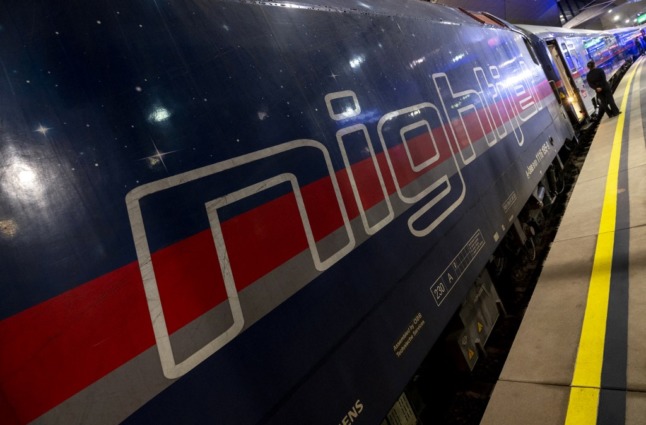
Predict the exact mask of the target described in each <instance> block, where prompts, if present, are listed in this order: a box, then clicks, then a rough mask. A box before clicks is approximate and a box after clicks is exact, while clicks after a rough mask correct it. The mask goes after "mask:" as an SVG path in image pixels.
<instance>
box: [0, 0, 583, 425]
mask: <svg viewBox="0 0 646 425" xmlns="http://www.w3.org/2000/svg"><path fill="white" fill-rule="evenodd" d="M380 4H381V3H379V2H376V3H375V8H374V9H375V10H373V13H357V12H353V11H349V10H345V11H341V10H337V9H334V8H331V7H330V5H328V6H327V7H305V6H303V5H293V7H287V6H280V5H270V4H260V3H259V4H254V3H249V2H243V3H237V2H229V1H220V2H209V3H208V4H207V3H204V2H201V1H195V2H194V1H184V2H176V3H162V2H147V3H143V4H140V3H132V2H126V1H121V0H111V1H109V2H107V1H105V2H93V3H91V4H89V3H87V2H76V3H75V4H74V5H72V6H73V7H72V6H70V5H66V7H65V8H62V7H60V8H59V7H57V6H52V5H51V4H49V3H48V2H41V1H25V2H16V3H14V4H12V5H11V6H0V12H2V13H0V16H2V17H3V18H2V19H3V20H2V21H1V22H0V24H1V25H2V30H1V31H0V47H1V49H0V51H1V52H2V53H1V56H0V59H1V61H2V66H3V71H4V77H5V78H0V93H1V96H2V101H1V102H0V114H1V120H2V121H1V123H2V130H1V134H0V137H2V142H1V144H0V157H1V158H2V162H0V191H1V192H2V197H1V198H0V199H1V200H0V246H1V250H2V252H3V261H2V263H1V265H0V271H1V272H2V274H1V275H2V284H1V285H0V347H2V349H1V350H0V417H3V418H9V419H8V420H9V423H29V422H32V421H33V422H35V423H65V424H69V423H87V422H91V423H97V424H101V423H106V424H107V423H117V422H126V423H200V422H213V421H216V422H217V423H227V424H228V423H240V424H255V423H275V424H285V423H311V424H317V423H321V424H329V423H343V422H344V420H350V419H353V420H355V419H357V418H359V417H361V419H362V420H365V422H366V423H377V422H379V421H380V420H381V419H382V418H383V417H384V415H385V414H386V413H387V410H388V408H389V406H390V405H392V403H393V402H394V401H395V400H396V398H397V396H398V395H399V394H400V393H401V391H402V389H403V387H404V385H405V384H406V382H407V381H408V380H409V379H410V377H411V376H412V374H413V373H414V371H415V369H416V368H417V367H418V365H419V364H420V362H421V360H422V359H423V357H424V356H425V354H426V353H427V352H428V350H429V349H430V347H431V346H432V345H433V343H434V341H435V340H436V339H437V337H438V335H439V334H440V333H441V331H442V330H443V328H444V327H445V325H446V323H447V322H448V320H449V319H450V318H451V316H452V315H453V314H454V312H455V310H456V309H457V307H458V306H459V305H460V303H461V302H462V300H463V299H464V297H465V294H466V293H467V292H468V290H469V289H470V287H471V284H472V282H473V281H474V279H475V278H476V276H477V275H478V274H479V273H480V271H481V270H482V268H483V267H484V265H485V264H486V262H487V260H488V259H489V257H490V256H491V254H492V253H493V251H494V249H495V247H496V246H497V244H498V242H499V241H500V240H501V238H502V237H503V236H504V234H505V233H506V232H507V230H508V229H509V227H510V226H511V223H512V221H513V219H514V218H515V217H516V215H517V214H518V212H519V211H520V209H521V208H522V206H523V205H524V203H525V201H526V200H527V199H528V197H529V196H530V194H531V193H532V191H533V190H534V188H535V187H536V185H537V184H538V183H539V181H540V180H541V178H542V177H543V174H544V173H545V171H546V170H547V168H548V167H549V165H550V164H551V162H552V160H553V159H554V158H555V156H556V154H557V152H558V150H559V149H560V147H561V146H562V144H563V141H564V139H565V138H567V137H572V129H571V127H570V126H569V124H568V123H567V122H566V121H565V120H564V119H563V114H562V113H561V112H560V107H559V105H558V103H557V101H556V99H555V98H554V96H553V93H552V90H551V88H550V86H549V84H548V82H547V80H546V78H545V74H544V73H543V71H542V69H541V68H540V66H539V65H538V64H537V63H534V61H533V60H532V56H531V55H530V54H529V52H528V50H527V46H526V44H525V43H524V41H523V39H522V37H521V36H520V35H518V34H516V33H514V32H511V31H507V30H504V29H499V28H491V27H486V26H481V25H479V24H477V23H475V22H472V21H470V19H469V18H468V17H466V16H463V15H462V14H460V13H459V12H457V11H455V10H453V9H448V8H443V7H439V6H435V5H430V4H429V5H423V4H421V3H420V4H417V3H416V4H415V6H411V7H412V8H414V9H415V10H416V11H422V10H423V11H424V12H425V15H423V16H422V15H420V14H416V15H414V16H392V15H389V14H388V13H386V12H387V10H386V9H380V8H379V7H378V6H379V5H380ZM34 16H42V17H43V19H42V20H40V21H38V22H37V23H35V21H34ZM344 418H346V419H344ZM347 418H350V419H347Z"/></svg>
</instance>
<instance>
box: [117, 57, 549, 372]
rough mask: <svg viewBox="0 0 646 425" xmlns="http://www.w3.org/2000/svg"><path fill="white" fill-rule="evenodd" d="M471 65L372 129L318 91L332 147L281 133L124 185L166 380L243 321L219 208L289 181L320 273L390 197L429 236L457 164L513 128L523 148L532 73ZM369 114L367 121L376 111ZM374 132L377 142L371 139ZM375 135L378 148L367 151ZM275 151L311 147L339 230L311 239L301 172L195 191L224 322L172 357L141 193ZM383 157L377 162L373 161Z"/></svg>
mask: <svg viewBox="0 0 646 425" xmlns="http://www.w3.org/2000/svg"><path fill="white" fill-rule="evenodd" d="M512 68H513V69H512ZM503 69H504V71H505V72H504V75H503V72H502V71H503ZM472 72H473V73H472V78H470V79H469V80H471V81H464V79H458V78H455V77H454V76H451V75H450V74H449V73H444V72H441V73H438V72H436V73H430V74H429V75H430V77H431V80H432V81H433V88H434V91H435V94H436V96H434V97H435V98H436V100H433V101H430V99H429V100H427V101H423V100H422V99H420V102H419V103H417V104H414V105H409V106H404V107H401V108H400V109H397V110H394V111H389V112H386V113H385V114H384V115H383V116H381V117H380V118H379V119H378V121H377V122H376V123H377V126H376V128H374V127H373V128H369V123H363V122H357V120H360V119H361V118H362V110H363V108H362V107H361V105H360V99H359V96H357V94H356V93H355V92H353V91H352V90H342V91H338V92H332V93H327V94H325V96H324V101H325V104H326V107H327V112H328V115H329V118H330V119H332V120H333V121H335V122H337V123H338V124H339V129H338V130H337V132H336V141H337V143H338V145H337V146H333V145H331V144H324V143H322V142H320V141H318V140H312V139H296V140H290V141H287V142H284V143H281V144H278V145H273V146H270V147H267V148H264V149H261V150H257V151H254V152H249V153H246V154H244V155H241V156H238V157H234V158H229V159H226V160H223V161H221V162H217V163H215V164H211V165H207V166H204V167H201V168H198V169H194V170H190V171H187V172H184V173H182V174H177V175H174V176H170V177H167V178H165V179H162V180H157V181H154V182H150V183H147V184H145V185H142V186H139V187H136V188H135V189H133V190H132V191H130V192H129V193H128V195H127V196H126V205H127V209H128V214H129V218H130V224H131V229H132V234H133V239H134V241H135V248H136V251H137V258H138V261H139V267H140V270H141V276H142V279H143V285H144V290H145V292H146V296H147V300H148V309H149V313H150V318H151V324H152V327H153V331H154V333H155V339H156V342H157V348H158V352H159V356H160V361H161V365H162V369H163V371H164V375H165V376H166V377H167V378H168V379H176V378H179V377H181V376H183V375H184V374H186V373H187V372H189V371H190V370H192V369H193V368H194V367H196V366H197V365H198V364H200V363H201V362H202V361H204V360H205V359H206V358H208V357H210V356H211V355H213V354H214V353H215V352H217V351H218V350H220V349H221V348H222V347H224V346H225V345H226V344H228V343H229V342H231V341H232V340H233V339H235V338H236V337H237V335H239V334H240V333H241V332H242V331H243V330H244V328H246V327H248V326H251V325H252V324H253V322H250V321H249V320H248V318H245V317H244V314H243V311H244V309H243V308H242V306H241V305H240V303H239V297H238V293H237V285H236V272H235V270H233V269H232V267H231V264H230V263H229V253H228V249H227V247H228V243H227V241H226V240H225V235H224V233H223V232H222V229H221V226H220V210H221V209H223V208H227V207H229V206H230V205H231V204H234V203H237V202H242V201H244V200H245V199H246V198H249V197H252V196H256V195H257V194H260V193H261V192H263V191H265V190H269V189H272V188H274V187H276V186H279V185H280V186H281V187H289V188H290V189H291V193H292V194H293V196H294V198H295V200H296V203H297V207H298V213H299V217H300V219H301V222H302V229H303V232H304V234H305V237H306V239H307V243H308V248H309V252H310V254H311V258H312V262H313V265H314V267H315V268H316V270H317V272H324V271H326V270H327V269H329V268H330V267H332V266H333V265H334V264H336V263H337V262H338V261H340V260H341V259H342V258H343V257H345V256H346V255H347V254H349V253H350V252H351V251H352V250H354V248H355V246H356V244H357V242H356V241H357V240H358V238H356V236H357V235H355V232H357V231H362V232H365V234H366V235H368V236H372V235H375V234H377V233H378V232H379V231H381V230H382V229H383V228H384V227H385V226H387V225H388V224H389V223H390V222H392V221H393V220H394V219H395V207H394V205H393V202H394V201H395V200H397V199H398V201H399V202H400V203H401V204H400V205H399V207H400V208H401V207H405V208H411V209H415V211H412V212H411V214H410V216H409V218H408V221H407V224H408V230H409V231H410V233H411V235H413V236H415V237H419V238H421V237H426V236H428V235H429V234H431V233H432V232H433V231H434V230H435V229H436V228H437V227H438V226H440V225H441V224H442V223H443V222H445V220H447V219H448V218H449V217H450V216H451V215H452V214H454V213H455V212H456V211H457V210H458V208H459V207H460V206H461V204H462V203H463V201H464V200H465V199H466V196H467V191H468V189H469V188H468V187H467V182H466V181H465V179H464V176H463V169H464V168H466V167H468V166H469V164H470V163H472V162H473V161H475V160H476V159H477V157H478V155H481V154H482V153H483V152H484V151H486V149H488V148H489V147H491V146H494V145H496V144H497V143H498V142H500V141H502V138H503V137H506V136H508V135H511V134H513V136H514V137H515V139H516V143H517V145H518V146H521V145H522V144H523V140H524V137H523V132H522V128H521V122H522V121H525V120H527V119H528V118H529V117H530V116H532V115H533V114H535V113H537V112H538V110H540V109H541V105H540V98H539V96H538V92H537V91H536V89H535V87H534V77H535V76H536V75H537V72H536V71H535V70H532V69H527V67H526V66H525V64H523V63H514V61H513V60H512V61H511V62H506V63H505V67H504V68H503V67H500V68H499V67H497V66H494V65H490V66H488V67H486V68H485V67H475V68H473V69H472ZM349 119H352V121H348V120H349ZM371 123H373V124H374V123H375V120H374V119H373V120H372V121H371ZM375 130H376V131H375ZM375 135H376V136H377V137H378V140H375ZM481 141H483V142H484V143H481ZM379 144H380V145H381V146H380V147H381V149H375V147H376V146H378V145H379ZM482 145H484V146H482ZM549 149H550V146H549V144H548V143H546V144H544V145H543V146H542V147H541V148H539V151H538V152H537V153H536V156H535V159H534V160H533V162H532V163H531V164H530V165H529V166H528V167H527V169H526V174H527V177H528V178H529V177H530V176H531V174H532V173H533V172H534V170H535V169H536V168H537V167H538V165H539V163H540V162H541V161H542V160H543V159H544V158H547V155H546V154H547V153H548V151H549ZM330 150H332V152H330ZM358 151H359V152H361V154H360V155H359V154H357V152H358ZM366 154H367V155H368V159H369V162H366V163H365V165H363V168H361V170H362V171H361V173H362V174H361V175H356V176H355V172H356V171H355V170H354V169H353V166H354V164H355V163H357V161H359V160H361V159H362V158H363V157H364V156H365V155H366ZM284 155H289V156H290V157H292V156H298V155H303V157H307V158H313V157H316V161H315V162H313V161H311V160H310V162H311V163H312V164H315V165H316V167H317V168H318V169H319V170H320V173H321V180H323V179H327V180H329V182H330V185H329V186H330V193H329V194H328V195H327V196H328V197H329V199H330V200H331V201H332V202H330V203H329V205H327V206H326V209H327V210H328V211H332V213H330V214H335V215H337V220H338V222H339V223H342V227H340V228H339V229H338V230H340V232H339V233H340V234H342V237H338V238H335V239H334V241H335V245H333V246H331V249H330V251H331V252H327V251H325V252H324V250H322V249H320V243H321V242H320V241H319V240H317V239H316V236H315V235H316V234H317V233H320V231H319V229H318V228H317V227H316V226H317V225H316V223H317V222H318V221H317V220H311V219H310V215H311V214H316V208H315V207H313V206H310V205H308V200H307V199H306V198H304V197H303V196H302V195H301V185H303V183H304V182H307V178H306V176H301V175H296V174H293V173H292V172H290V171H289V170H280V169H277V170H271V172H274V173H275V174H273V175H272V174H271V172H270V173H267V174H266V175H265V174H263V176H262V179H260V180H259V181H251V180H250V181H244V182H240V186H239V187H234V188H233V189H231V191H230V192H229V193H221V194H218V195H217V197H216V198H215V199H204V200H200V202H201V203H202V205H201V206H199V207H200V208H204V209H205V211H204V212H205V213H206V216H207V217H208V219H209V224H210V226H211V230H212V234H213V239H214V245H215V247H216V251H217V255H218V261H219V262H220V268H221V272H222V279H223V282H224V285H225V290H226V294H227V298H228V301H229V303H228V305H229V306H230V309H231V314H232V316H233V319H234V320H233V322H234V323H233V324H232V326H231V327H230V328H229V329H227V330H226V331H225V332H223V333H221V334H220V335H218V336H216V337H214V339H213V340H212V341H209V342H208V343H206V344H205V345H204V346H203V347H201V348H199V349H196V351H195V352H194V353H192V354H191V355H189V356H188V357H187V358H185V359H184V360H182V361H181V362H179V363H178V362H177V361H176V358H175V354H174V353H173V347H172V346H171V339H170V338H169V334H170V331H169V329H168V327H167V324H166V322H165V318H164V315H163V314H160V312H162V313H163V303H162V302H161V298H160V295H159V289H158V287H157V280H156V273H155V270H154V264H153V262H152V261H151V255H152V253H151V252H150V248H149V241H148V236H147V235H146V221H147V220H149V219H148V218H147V217H144V209H142V205H141V201H142V199H143V198H144V197H149V196H157V193H159V192H162V191H166V190H169V189H172V190H180V191H181V190H182V189H180V187H184V186H185V185H189V184H195V183H194V182H197V181H198V180H199V181H202V182H204V181H208V180H211V181H214V182H217V181H218V179H220V178H223V177H222V176H223V175H224V173H227V172H229V171H230V170H232V169H234V168H237V167H240V166H250V165H253V166H256V167H262V168H264V169H270V168H271V167H269V165H270V164H274V163H279V162H280V160H279V157H280V156H284ZM339 155H340V156H341V159H342V161H343V164H342V166H341V167H339V166H338V161H337V159H336V158H337V156H339ZM382 157H383V159H384V161H381V160H380V159H381V158H382ZM335 164H337V165H335ZM366 170H368V171H366ZM337 174H345V175H346V176H347V179H348V180H349V185H350V188H351V190H352V192H351V193H352V198H354V199H352V202H354V203H355V204H356V210H358V212H359V215H360V218H361V222H362V224H363V228H362V229H361V230H359V228H356V227H353V226H352V225H351V217H350V216H349V213H348V210H349V208H347V207H346V204H345V201H344V200H343V196H342V189H343V188H342V187H341V184H340V183H339V181H338V178H337ZM388 181H391V182H392V183H393V185H394V190H395V192H396V195H395V196H392V194H390V193H389V192H388V185H387V182H388ZM412 183H414V184H412ZM375 193H376V199H377V200H378V201H379V202H380V204H381V205H382V206H383V207H382V208H372V207H371V205H369V204H364V200H365V199H368V198H371V197H372V198H375V196H374V195H375ZM402 204H403V205H402ZM196 205H198V204H196ZM196 208H198V206H196ZM478 240H479V239H478ZM482 243H484V242H482ZM469 258H470V257H469ZM464 268H466V266H465V267H464ZM459 269H460V271H459V272H456V273H450V274H448V275H446V276H443V277H442V278H441V279H439V280H438V282H437V283H436V284H434V285H433V286H432V288H431V290H432V292H433V297H434V298H435V300H436V302H437V303H438V305H439V304H440V303H441V302H442V301H443V299H444V298H445V297H446V295H447V294H448V292H449V291H450V290H451V288H452V287H453V286H454V285H455V282H456V281H457V280H458V279H459V278H460V276H461V272H462V271H463V270H462V268H459ZM420 319H421V315H420ZM257 320H260V318H257ZM423 325H424V321H423V320H421V322H419V323H417V322H416V323H414V325H412V326H411V327H409V329H407V330H406V332H405V333H404V335H402V337H401V338H400V340H399V341H397V343H396V344H395V346H394V347H393V349H394V352H395V354H396V355H397V357H400V356H401V355H402V354H403V353H404V352H405V351H406V349H407V348H408V345H409V344H410V343H411V341H412V339H413V338H414V337H415V335H417V332H419V330H420V329H421V327H422V326H423Z"/></svg>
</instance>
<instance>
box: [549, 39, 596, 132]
mask: <svg viewBox="0 0 646 425" xmlns="http://www.w3.org/2000/svg"><path fill="white" fill-rule="evenodd" d="M547 48H548V49H549V51H550V55H552V59H553V60H554V63H555V64H556V68H557V70H558V73H559V75H560V76H561V80H560V82H559V81H557V82H556V84H557V89H558V92H559V95H560V97H561V102H562V104H563V106H564V107H565V108H566V110H567V109H570V111H569V113H568V116H570V117H571V118H572V117H573V116H574V117H575V119H576V121H577V123H578V124H581V123H582V122H583V120H585V118H586V117H587V113H586V110H585V106H584V104H583V101H582V100H581V96H580V95H579V91H578V90H577V88H576V86H575V85H574V82H573V81H572V79H571V78H570V72H569V71H568V66H567V65H566V64H565V61H564V59H563V57H562V56H561V54H560V53H559V49H558V47H557V45H556V41H554V40H550V41H547Z"/></svg>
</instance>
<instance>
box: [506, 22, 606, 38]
mask: <svg viewBox="0 0 646 425" xmlns="http://www.w3.org/2000/svg"><path fill="white" fill-rule="evenodd" d="M516 26H517V27H519V28H522V29H524V30H525V31H528V32H530V33H532V34H534V35H536V36H538V37H540V38H543V39H545V38H554V37H576V36H591V37H598V36H600V35H604V34H605V35H612V33H610V32H609V31H602V30H588V29H576V28H561V27H549V26H540V25H516Z"/></svg>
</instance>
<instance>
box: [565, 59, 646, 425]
mask: <svg viewBox="0 0 646 425" xmlns="http://www.w3.org/2000/svg"><path fill="white" fill-rule="evenodd" d="M636 72H637V67H636V66H635V68H634V69H633V70H632V72H631V73H630V76H629V78H628V82H627V83H626V89H625V90H624V97H623V99H622V102H621V110H622V111H624V113H623V114H622V115H619V118H618V120H617V127H616V128H615V138H614V140H613V144H612V152H611V154H610V164H609V166H608V177H607V180H606V191H605V195H604V199H603V209H602V211H601V222H600V224H599V236H598V238H597V246H596V249H595V252H594V262H593V265H592V276H591V277H590V287H589V289H588V300H587V303H586V308H585V315H584V316H583V328H582V329H581V339H580V340H579V349H578V351H577V355H576V363H575V365H574V376H573V377H572V384H571V389H570V401H569V404H568V410H567V416H566V418H565V425H593V424H596V423H597V408H598V405H599V393H600V391H601V367H602V365H603V347H604V343H605V338H606V320H607V316H608V299H609V297H610V274H611V269H612V254H613V249H614V243H615V224H616V220H617V183H618V180H619V160H620V157H621V142H622V138H623V132H624V122H625V118H624V115H625V114H627V113H628V112H627V109H626V106H627V105H628V93H629V92H628V91H629V90H630V86H631V84H632V81H633V78H634V77H635V73H636Z"/></svg>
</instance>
